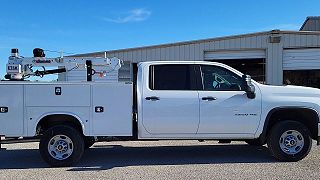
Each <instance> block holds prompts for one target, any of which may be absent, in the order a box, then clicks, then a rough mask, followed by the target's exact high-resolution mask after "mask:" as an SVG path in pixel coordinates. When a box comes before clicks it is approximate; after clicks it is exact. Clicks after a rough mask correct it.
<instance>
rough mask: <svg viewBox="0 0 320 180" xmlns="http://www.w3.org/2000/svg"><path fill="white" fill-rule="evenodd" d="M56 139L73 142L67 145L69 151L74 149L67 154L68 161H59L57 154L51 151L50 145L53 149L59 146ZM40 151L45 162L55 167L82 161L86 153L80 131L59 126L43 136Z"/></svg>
mask: <svg viewBox="0 0 320 180" xmlns="http://www.w3.org/2000/svg"><path fill="white" fill-rule="evenodd" d="M59 135H61V136H59ZM55 137H58V138H61V139H63V138H69V139H68V140H71V142H72V143H66V144H67V146H68V147H69V149H72V152H70V154H67V158H66V159H61V160H59V159H56V158H54V157H53V156H54V155H55V152H54V151H50V150H49V146H50V145H51V147H53V145H57V143H58V141H56V140H53V139H54V138H55ZM53 142H54V143H53ZM56 142H57V143H56ZM49 143H50V144H49ZM57 146H58V145H57ZM56 149H58V148H56ZM39 150H40V154H41V156H42V158H43V160H44V161H45V162H46V163H48V164H49V165H51V166H54V167H64V166H70V165H72V164H75V163H77V162H78V161H79V160H80V159H81V157H82V155H83V152H84V141H83V138H82V135H81V134H80V133H79V131H78V130H76V129H74V128H73V127H70V126H64V125H58V126H53V127H51V128H50V129H48V130H47V131H46V132H45V133H44V134H43V136H42V137H41V139H40V144H39ZM49 151H50V152H49ZM51 154H52V155H51ZM64 155H65V154H64Z"/></svg>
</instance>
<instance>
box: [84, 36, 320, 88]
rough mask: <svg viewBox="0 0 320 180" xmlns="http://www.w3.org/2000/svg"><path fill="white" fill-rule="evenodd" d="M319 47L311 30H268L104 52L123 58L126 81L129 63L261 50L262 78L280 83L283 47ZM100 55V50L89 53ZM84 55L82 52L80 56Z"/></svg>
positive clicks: (197, 57)
mask: <svg viewBox="0 0 320 180" xmlns="http://www.w3.org/2000/svg"><path fill="white" fill-rule="evenodd" d="M270 36H281V41H280V43H269V37H270ZM310 47H320V33H311V32H283V33H282V32H281V31H280V32H279V33H277V32H272V33H256V34H249V35H242V36H234V37H226V38H215V39H207V40H200V41H191V42H182V43H174V44H168V45H159V46H150V47H145V48H134V49H124V50H117V51H109V52H107V56H108V57H113V56H116V57H118V58H120V59H122V60H124V61H125V65H124V67H126V68H124V69H123V70H122V69H120V72H119V77H120V76H121V77H123V79H125V80H128V78H127V77H128V75H129V74H131V72H129V70H128V69H130V68H129V62H134V63H136V62H141V61H159V60H163V61H165V60H177V61H179V60H180V61H181V60H204V59H205V54H204V52H208V51H248V50H256V49H262V50H265V52H266V80H267V83H268V84H276V85H280V84H282V76H283V72H282V65H283V63H282V61H283V60H282V59H283V56H282V53H283V49H286V48H310ZM90 55H94V56H101V57H104V52H101V53H94V54H90ZM82 56H86V55H82Z"/></svg>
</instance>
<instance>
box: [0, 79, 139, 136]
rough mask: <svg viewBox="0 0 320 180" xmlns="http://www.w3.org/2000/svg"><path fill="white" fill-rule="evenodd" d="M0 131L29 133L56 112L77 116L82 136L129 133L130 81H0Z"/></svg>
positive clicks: (19, 134)
mask: <svg viewBox="0 0 320 180" xmlns="http://www.w3.org/2000/svg"><path fill="white" fill-rule="evenodd" d="M0 92H1V94H0V108H1V113H0V135H4V136H6V137H20V136H23V137H28V136H29V137H32V136H35V135H36V127H37V124H38V123H39V121H40V120H41V119H42V118H44V117H46V116H48V115H56V114H67V115H70V116H73V117H75V118H76V119H78V120H79V122H80V124H81V126H82V128H83V133H84V135H85V136H132V100H133V98H132V84H131V83H124V82H121V83H120V82H119V83H118V82H117V83H105V82H104V83H102V82H81V83H80V82H74V83H70V82H50V83H36V82H4V81H3V82H0Z"/></svg>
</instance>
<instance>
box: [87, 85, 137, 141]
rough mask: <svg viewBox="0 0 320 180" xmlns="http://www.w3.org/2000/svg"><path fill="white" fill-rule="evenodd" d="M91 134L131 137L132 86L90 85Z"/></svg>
mask: <svg viewBox="0 0 320 180" xmlns="http://www.w3.org/2000/svg"><path fill="white" fill-rule="evenodd" d="M92 92H93V93H92V94H93V103H92V104H93V107H92V111H93V134H94V135H95V136H132V100H133V99H132V84H125V83H104V84H94V85H92Z"/></svg>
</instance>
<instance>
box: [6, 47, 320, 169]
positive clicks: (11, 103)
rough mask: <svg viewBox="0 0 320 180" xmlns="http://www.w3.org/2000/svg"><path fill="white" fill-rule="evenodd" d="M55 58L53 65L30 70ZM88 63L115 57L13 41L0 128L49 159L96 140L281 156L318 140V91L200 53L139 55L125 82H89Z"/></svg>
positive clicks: (291, 157)
mask: <svg viewBox="0 0 320 180" xmlns="http://www.w3.org/2000/svg"><path fill="white" fill-rule="evenodd" d="M52 65H54V66H58V67H59V68H58V69H55V70H45V69H44V70H43V71H39V70H37V71H34V70H33V69H32V68H33V67H35V66H40V67H41V66H46V67H47V66H52ZM79 67H83V68H86V72H87V73H86V76H87V81H85V82H69V81H66V82H59V81H58V82H46V83H44V82H31V81H26V79H27V78H28V77H29V76H34V75H36V76H43V75H46V74H51V73H68V71H72V70H74V69H77V68H79ZM95 67H100V69H101V67H104V68H105V70H104V71H103V72H104V73H105V74H106V75H107V76H108V72H111V71H117V70H118V69H119V68H120V67H121V60H119V59H117V58H113V59H108V58H91V59H90V58H82V59H81V58H78V59H73V60H72V59H69V60H68V59H67V58H66V59H64V58H52V59H50V58H45V57H44V53H43V51H42V50H41V49H35V50H34V57H31V58H24V57H21V56H19V55H18V52H17V49H13V50H12V56H10V57H9V62H8V65H7V75H6V76H5V77H6V79H7V80H4V81H1V82H0V135H2V136H5V139H8V140H10V139H13V138H19V139H21V138H23V139H30V138H35V139H40V144H39V149H40V154H41V156H42V158H43V159H44V160H45V161H46V162H47V163H48V164H50V165H51V166H69V165H71V164H73V163H76V162H77V161H79V160H80V158H81V156H82V154H83V152H84V150H85V149H86V148H89V147H90V146H92V145H93V143H94V142H97V141H113V140H126V141H138V140H182V139H183V140H199V141H203V140H219V141H221V142H224V143H228V142H231V141H246V142H247V143H248V144H250V145H264V144H266V143H267V145H268V148H269V149H270V152H271V153H272V155H273V156H274V157H275V158H277V159H278V160H280V161H298V160H301V159H303V158H304V157H305V156H307V155H308V153H309V151H310V149H311V146H312V139H314V140H316V141H317V142H318V143H317V144H318V145H319V142H320V122H319V112H320V90H319V89H315V88H307V87H298V86H269V85H263V84H259V83H258V82H256V81H254V80H251V78H250V76H249V75H244V74H242V73H241V72H239V71H237V70H235V69H233V68H231V67H229V66H227V65H224V64H221V63H214V62H204V61H155V62H142V63H139V64H138V65H137V67H136V68H133V69H135V71H134V72H133V81H132V82H103V81H91V80H92V76H94V74H95V72H96V70H95ZM102 69H103V68H102ZM103 72H102V74H103ZM4 141H6V140H4Z"/></svg>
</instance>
